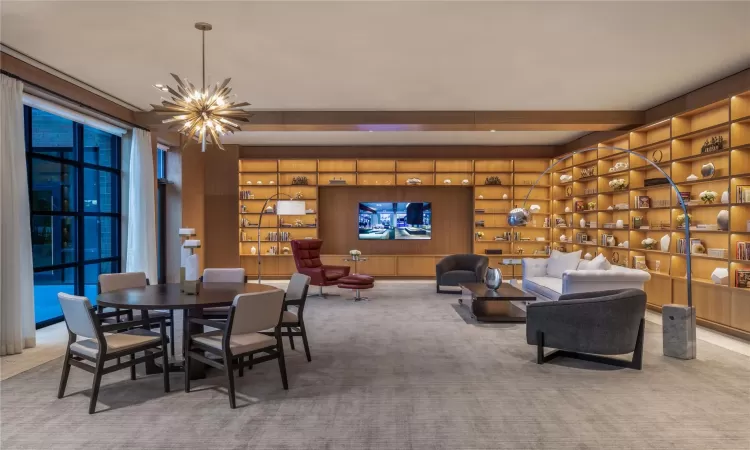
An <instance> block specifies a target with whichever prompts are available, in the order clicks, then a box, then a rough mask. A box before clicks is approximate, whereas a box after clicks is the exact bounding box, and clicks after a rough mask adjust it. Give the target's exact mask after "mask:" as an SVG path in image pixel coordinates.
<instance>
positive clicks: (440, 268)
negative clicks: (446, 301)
mask: <svg viewBox="0 0 750 450" xmlns="http://www.w3.org/2000/svg"><path fill="white" fill-rule="evenodd" d="M489 263H490V259H489V258H487V257H486V256H482V255H470V254H466V255H450V256H446V257H445V258H443V259H441V260H440V262H439V263H437V265H436V266H435V278H436V280H435V282H436V287H437V292H438V294H452V293H454V292H451V291H443V290H441V289H440V286H458V283H462V282H464V283H471V282H475V283H481V282H482V281H484V275H485V273H486V272H487V266H488V265H489Z"/></svg>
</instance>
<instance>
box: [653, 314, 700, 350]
mask: <svg viewBox="0 0 750 450" xmlns="http://www.w3.org/2000/svg"><path fill="white" fill-rule="evenodd" d="M661 319H662V331H663V336H664V356H669V357H671V358H678V359H695V358H696V354H697V352H696V344H695V326H696V325H695V308H694V307H689V306H684V305H664V306H662V310H661Z"/></svg>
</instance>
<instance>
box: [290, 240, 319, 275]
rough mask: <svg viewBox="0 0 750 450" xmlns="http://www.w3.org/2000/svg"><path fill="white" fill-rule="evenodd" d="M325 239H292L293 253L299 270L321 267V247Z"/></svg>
mask: <svg viewBox="0 0 750 450" xmlns="http://www.w3.org/2000/svg"><path fill="white" fill-rule="evenodd" d="M322 246H323V241H321V240H320V239H297V240H294V241H292V254H293V255H294V264H296V265H297V270H302V269H314V268H316V267H321V266H322V265H323V262H322V261H321V260H320V248H321V247H322Z"/></svg>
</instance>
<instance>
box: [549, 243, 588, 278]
mask: <svg viewBox="0 0 750 450" xmlns="http://www.w3.org/2000/svg"><path fill="white" fill-rule="evenodd" d="M580 261H581V250H578V251H577V252H570V253H562V252H557V253H555V252H553V253H552V256H551V257H550V258H549V259H548V260H547V276H548V277H553V278H562V274H563V272H565V271H566V270H576V268H577V267H578V263H579V262H580Z"/></svg>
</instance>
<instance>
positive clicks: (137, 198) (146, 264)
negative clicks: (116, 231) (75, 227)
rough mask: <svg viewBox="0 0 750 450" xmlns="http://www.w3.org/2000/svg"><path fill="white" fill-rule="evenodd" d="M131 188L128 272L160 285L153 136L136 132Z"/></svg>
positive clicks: (132, 148)
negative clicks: (139, 274)
mask: <svg viewBox="0 0 750 450" xmlns="http://www.w3.org/2000/svg"><path fill="white" fill-rule="evenodd" d="M128 172H129V177H130V179H129V180H128V181H129V186H128V212H127V214H128V219H127V220H128V247H127V251H126V262H125V271H126V272H145V273H146V276H147V277H148V279H149V280H150V281H151V282H152V283H154V284H156V282H157V279H156V200H155V196H156V187H155V179H154V159H153V154H152V149H151V133H149V132H148V131H144V130H140V129H137V128H134V129H133V136H132V139H131V146H130V164H129V171H128Z"/></svg>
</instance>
